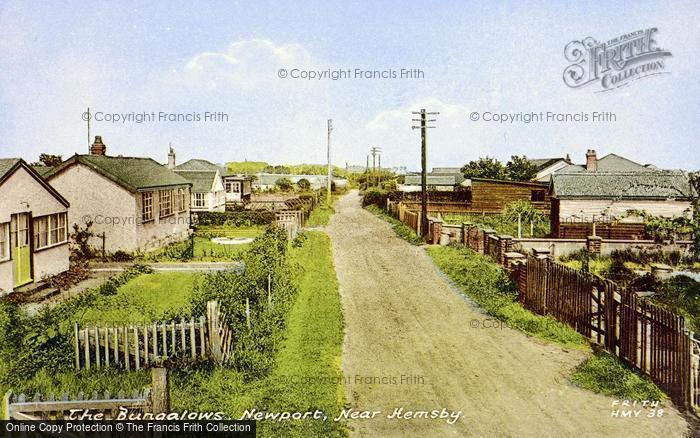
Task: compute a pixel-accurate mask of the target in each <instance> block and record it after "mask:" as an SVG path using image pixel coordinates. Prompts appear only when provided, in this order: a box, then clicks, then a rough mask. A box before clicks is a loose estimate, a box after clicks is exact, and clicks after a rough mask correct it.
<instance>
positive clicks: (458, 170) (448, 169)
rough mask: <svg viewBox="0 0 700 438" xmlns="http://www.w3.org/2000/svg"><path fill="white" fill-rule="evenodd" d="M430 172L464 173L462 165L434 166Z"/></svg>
mask: <svg viewBox="0 0 700 438" xmlns="http://www.w3.org/2000/svg"><path fill="white" fill-rule="evenodd" d="M430 173H462V168H461V167H433V171H432V172H430Z"/></svg>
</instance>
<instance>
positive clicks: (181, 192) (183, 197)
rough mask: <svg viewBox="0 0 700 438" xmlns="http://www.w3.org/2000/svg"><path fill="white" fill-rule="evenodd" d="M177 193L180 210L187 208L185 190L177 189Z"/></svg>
mask: <svg viewBox="0 0 700 438" xmlns="http://www.w3.org/2000/svg"><path fill="white" fill-rule="evenodd" d="M178 194H179V195H180V196H179V197H180V212H181V213H182V212H183V211H185V210H187V190H186V189H178Z"/></svg>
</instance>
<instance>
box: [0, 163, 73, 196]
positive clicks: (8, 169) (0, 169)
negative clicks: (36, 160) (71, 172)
mask: <svg viewBox="0 0 700 438" xmlns="http://www.w3.org/2000/svg"><path fill="white" fill-rule="evenodd" d="M19 168H24V169H25V170H26V171H27V172H28V173H29V174H30V175H31V176H32V177H33V178H34V179H35V180H36V181H37V182H38V183H39V184H41V185H42V186H43V187H44V188H45V189H46V191H48V192H49V193H51V194H52V195H53V197H54V198H56V199H57V200H58V201H59V202H60V203H61V204H63V205H64V206H65V207H70V203H69V202H68V200H66V198H64V197H63V196H62V195H61V194H60V193H58V191H56V189H54V188H53V186H52V185H51V184H49V183H48V181H46V179H44V177H42V176H41V175H40V174H39V173H38V172H37V171H36V170H34V169H33V168H32V166H30V165H29V164H27V163H26V162H25V161H24V160H23V159H21V158H0V186H1V185H2V184H3V183H4V182H5V181H6V180H7V179H8V178H9V177H10V176H12V174H14V173H15V172H16V171H17V169H19Z"/></svg>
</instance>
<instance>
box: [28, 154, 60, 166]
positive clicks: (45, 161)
mask: <svg viewBox="0 0 700 438" xmlns="http://www.w3.org/2000/svg"><path fill="white" fill-rule="evenodd" d="M61 163H63V157H61V156H60V155H51V154H41V155H39V161H38V162H36V163H32V166H47V167H56V166H60V165H61Z"/></svg>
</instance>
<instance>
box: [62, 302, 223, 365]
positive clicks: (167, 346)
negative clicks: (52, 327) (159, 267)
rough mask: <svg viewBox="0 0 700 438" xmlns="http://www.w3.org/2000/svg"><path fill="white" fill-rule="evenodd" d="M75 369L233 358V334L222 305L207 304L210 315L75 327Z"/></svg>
mask: <svg viewBox="0 0 700 438" xmlns="http://www.w3.org/2000/svg"><path fill="white" fill-rule="evenodd" d="M74 332H75V333H74V348H75V367H76V368H77V369H80V368H87V369H89V368H91V367H96V368H100V367H107V366H115V367H118V368H125V369H127V370H128V369H136V370H138V369H141V368H149V367H155V366H159V365H161V364H162V363H163V362H164V361H166V360H168V359H171V358H183V359H186V358H189V359H191V360H197V359H203V358H211V359H214V360H215V361H217V362H219V363H221V362H225V361H227V360H229V359H230V356H231V354H232V351H233V347H232V344H233V333H232V331H231V329H230V328H229V327H228V325H227V324H226V316H225V315H224V314H223V313H222V312H221V311H220V309H219V307H218V303H217V302H215V301H210V302H209V303H207V316H206V317H204V316H201V317H199V318H197V319H195V318H194V317H192V318H190V319H189V320H188V319H185V318H182V319H181V320H179V321H170V322H154V323H146V324H137V325H124V326H110V327H98V326H88V327H84V328H82V329H81V328H79V327H78V325H77V324H76V325H75V327H74Z"/></svg>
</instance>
